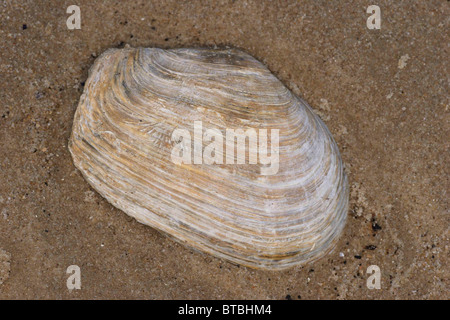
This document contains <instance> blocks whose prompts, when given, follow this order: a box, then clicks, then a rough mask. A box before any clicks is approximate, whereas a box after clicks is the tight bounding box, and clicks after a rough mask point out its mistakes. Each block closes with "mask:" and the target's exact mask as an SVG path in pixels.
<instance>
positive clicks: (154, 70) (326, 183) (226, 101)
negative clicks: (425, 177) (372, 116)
mask: <svg viewBox="0 0 450 320" xmlns="http://www.w3.org/2000/svg"><path fill="white" fill-rule="evenodd" d="M194 121H202V125H203V131H202V133H204V131H205V130H206V129H218V130H219V131H220V132H224V133H225V131H226V130H227V129H229V128H231V129H238V128H242V129H244V130H246V129H248V128H254V129H255V130H259V132H263V131H261V129H267V130H268V132H273V131H271V130H272V129H278V130H279V148H278V150H279V158H278V159H279V161H278V163H279V168H278V171H277V172H276V173H275V174H269V175H267V174H262V170H263V169H262V168H263V167H267V165H265V166H264V165H262V164H260V163H257V164H250V163H248V162H249V161H247V162H245V163H244V164H227V163H226V162H225V161H224V163H223V164H217V163H213V164H204V163H203V164H194V163H192V164H186V163H182V164H179V163H176V162H174V161H173V160H172V158H171V154H172V152H173V150H174V147H175V146H176V145H177V144H179V143H180V141H176V139H172V134H173V132H174V130H175V129H186V130H188V131H189V132H193V124H194ZM224 136H225V134H224ZM269 136H270V135H269ZM194 137H196V136H195V135H194ZM200 138H201V137H200ZM249 140H250V139H249ZM268 140H269V144H268V145H269V146H270V147H271V146H272V145H275V143H274V142H273V141H271V140H270V139H268ZM211 141H212V140H211ZM185 142H186V144H185V145H184V146H185V147H189V145H188V141H187V140H186V141H185ZM192 143H193V142H192ZM258 143H259V144H261V143H262V142H261V141H260V142H258ZM206 145H207V143H204V145H203V147H205V146H206ZM270 147H269V150H270ZM69 148H70V152H71V154H72V157H73V160H74V163H75V166H76V167H77V168H78V169H79V170H80V171H81V172H82V174H83V176H84V177H85V179H86V180H87V181H88V182H89V183H90V184H91V185H92V186H93V187H94V188H95V189H96V190H97V191H98V192H99V193H100V194H101V195H102V196H104V197H105V198H106V199H107V200H108V201H109V202H110V203H112V204H113V205H114V206H116V207H117V208H119V209H121V210H123V211H124V212H126V213H127V214H128V215H130V216H132V217H134V218H136V219H137V220H138V221H139V222H141V223H144V224H146V225H149V226H152V227H154V228H156V229H158V230H161V231H163V232H165V233H167V234H169V235H171V236H173V237H174V238H175V239H176V240H178V241H179V242H181V243H184V244H186V245H188V246H189V247H191V248H195V249H199V250H200V251H203V252H207V253H210V254H212V255H214V256H216V257H219V258H223V259H226V260H228V261H231V262H234V263H237V264H240V265H245V266H249V267H253V268H260V269H268V270H279V269H285V268H288V267H291V266H295V265H299V264H303V263H305V262H308V261H311V260H313V259H316V258H318V257H320V256H322V255H324V254H325V253H326V252H328V251H330V250H331V249H332V248H333V246H334V244H335V243H336V240H337V238H338V236H339V235H340V234H341V231H342V229H343V227H344V225H345V221H346V216H347V207H348V186H347V178H346V175H345V173H344V170H343V165H342V161H341V159H340V156H339V151H338V148H337V146H336V143H335V142H334V140H333V138H332V137H331V134H330V133H329V131H328V129H327V128H326V126H325V124H324V123H323V122H322V121H321V120H320V119H319V118H318V117H317V116H316V115H315V114H314V113H313V112H312V110H311V108H310V107H309V106H308V105H307V104H306V103H305V102H304V101H303V100H301V99H300V98H298V97H297V96H295V95H294V94H292V93H291V92H290V91H289V90H288V89H287V88H286V87H285V86H284V85H283V84H282V83H281V82H280V81H279V80H278V79H277V78H276V77H275V76H274V75H272V74H271V72H270V71H269V70H268V69H267V68H266V67H265V66H264V65H263V64H261V63H260V62H259V61H257V60H256V59H254V58H253V57H251V56H250V55H248V54H246V53H244V52H241V51H239V50H235V49H227V50H218V49H214V50H213V49H173V50H162V49H156V48H125V49H110V50H108V51H106V52H105V53H104V54H102V55H101V56H100V57H99V58H98V59H97V60H96V62H95V64H94V65H93V67H92V68H91V70H90V73H89V78H88V80H87V82H86V85H85V88H84V93H83V95H82V96H81V99H80V103H79V106H78V109H77V111H76V114H75V119H74V124H73V131H72V136H71V139H70V143H69ZM192 148H194V147H192ZM184 150H185V151H186V154H187V150H188V149H184ZM224 150H225V148H224ZM247 151H248V152H250V149H248V150H247ZM219 153H220V152H219ZM224 153H225V152H224ZM236 154H237V153H235V157H234V158H232V159H233V160H236ZM247 155H249V153H247ZM224 156H225V155H224V154H220V157H224ZM241 160H242V159H241ZM241 162H242V161H241ZM163 258H164V257H163V256H161V259H163Z"/></svg>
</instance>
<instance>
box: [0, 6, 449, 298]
mask: <svg viewBox="0 0 450 320" xmlns="http://www.w3.org/2000/svg"><path fill="white" fill-rule="evenodd" d="M72 4H76V5H78V6H79V8H80V11H81V29H79V30H77V29H75V30H69V29H68V27H67V25H66V20H67V19H68V18H69V16H70V14H68V13H67V12H66V10H67V8H68V7H69V6H70V5H72ZM371 4H376V5H378V6H379V7H380V9H381V29H379V30H377V29H368V27H367V25H366V20H367V19H368V17H369V16H370V14H369V13H367V12H366V10H367V7H368V6H369V5H371ZM449 13H450V6H449V2H448V1H441V0H430V1H393V0H392V1H383V0H380V1H376V3H372V2H369V1H258V0H255V1H250V0H249V1H239V0H236V1H179V0H174V1H172V0H170V1H169V0H167V1H144V0H141V1H87V0H77V1H42V0H39V1H12V0H6V1H1V2H0V39H1V41H2V46H1V50H0V75H1V81H0V101H1V103H0V298H1V299H17V298H25V299H103V298H107V299H294V300H296V299H449V298H450V296H449V292H450V291H449V287H450V286H449V284H450V280H449V274H450V271H449V267H448V265H449V222H450V219H449V191H450V182H449V173H450V165H449V163H450V155H449V151H450V150H449V147H450V139H449V138H450V107H449V78H448V75H449V63H448V62H449V58H448V57H449V33H448V30H449V27H450V26H449V16H450V14H449ZM125 45H130V46H132V47H160V48H179V47H201V46H208V47H214V46H218V47H226V46H230V47H236V48H240V49H242V50H245V51H246V52H248V53H250V54H251V55H253V56H254V57H256V58H257V59H258V60H260V61H262V62H263V63H264V64H265V65H267V66H268V68H269V69H270V70H271V71H272V72H273V73H274V74H275V75H276V76H277V77H278V78H279V79H280V80H281V81H282V82H283V83H284V84H285V85H286V86H287V87H288V88H290V89H291V90H292V91H293V92H295V93H296V94H298V95H299V96H301V97H302V98H304V99H305V100H306V101H308V102H309V104H310V105H311V106H312V107H313V108H314V109H315V110H316V112H317V114H319V116H320V117H321V118H322V119H323V120H324V122H325V123H326V125H327V126H328V128H329V129H330V131H331V133H332V134H333V136H334V138H335V140H336V142H337V144H338V146H339V149H340V152H341V155H342V158H343V160H344V162H345V164H346V167H347V171H348V172H349V181H350V188H351V195H350V209H349V212H348V222H347V225H346V227H345V231H344V234H343V235H342V237H341V238H340V241H339V243H338V244H337V246H336V248H335V249H334V250H333V252H331V253H330V254H328V255H327V256H325V257H323V258H322V259H320V260H318V261H316V262H314V263H311V264H308V265H304V266H299V267H296V268H293V269H289V270H286V271H281V272H268V271H259V270H253V269H248V268H246V267H239V266H236V265H233V264H230V263H228V262H225V261H222V260H220V259H216V258H214V257H211V256H209V255H205V254H201V253H198V252H196V251H193V250H190V249H187V248H185V247H183V246H181V245H180V244H178V243H176V242H174V241H173V240H171V239H170V238H168V237H166V236H164V235H163V234H161V233H159V232H158V231H156V230H154V229H152V228H150V227H147V226H144V225H142V224H140V223H138V222H136V221H135V220H134V219H132V218H130V217H128V216H127V215H126V214H125V213H123V212H122V211H120V210H118V209H116V208H115V207H113V206H112V205H110V204H109V203H108V202H107V201H106V200H104V199H103V198H102V197H101V196H100V195H99V194H98V193H96V192H95V191H94V190H93V189H92V188H91V187H90V186H89V184H88V183H87V182H86V181H85V180H84V179H83V177H82V176H81V174H80V172H79V171H77V170H76V169H75V167H74V165H73V163H72V159H71V156H70V154H69V151H68V147H67V143H68V139H69V136H70V132H71V127H72V121H73V116H74V113H75V110H76V107H77V105H78V101H79V98H80V95H81V93H82V91H83V86H84V83H85V81H86V78H87V75H88V70H89V68H90V66H91V65H92V63H93V61H94V60H95V58H96V57H97V56H98V55H100V54H101V53H102V52H103V51H105V50H106V49H108V48H113V47H116V48H117V47H123V46H125ZM71 265H77V266H79V267H80V270H81V289H80V290H68V288H67V286H66V281H67V278H68V277H69V274H67V273H66V270H67V268H68V267H69V266H71ZM371 265H376V266H378V267H379V268H380V272H381V273H380V275H381V289H379V290H377V289H369V288H368V287H367V285H366V284H367V283H366V282H367V278H368V277H369V275H368V274H367V268H368V267H369V266H371Z"/></svg>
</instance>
